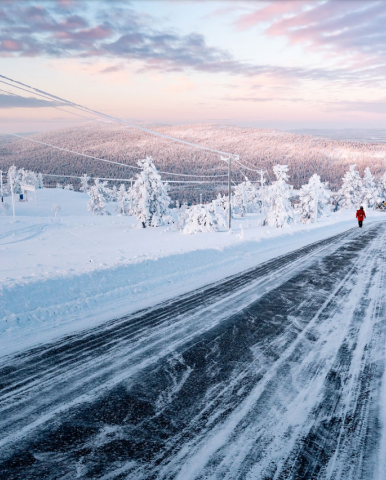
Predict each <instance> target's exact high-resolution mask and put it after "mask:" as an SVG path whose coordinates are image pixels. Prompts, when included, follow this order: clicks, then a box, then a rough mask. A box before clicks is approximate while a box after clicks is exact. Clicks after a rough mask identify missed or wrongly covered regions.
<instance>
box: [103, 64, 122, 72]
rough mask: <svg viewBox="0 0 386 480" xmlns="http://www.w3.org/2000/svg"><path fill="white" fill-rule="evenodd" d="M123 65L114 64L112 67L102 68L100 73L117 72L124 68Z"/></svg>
mask: <svg viewBox="0 0 386 480" xmlns="http://www.w3.org/2000/svg"><path fill="white" fill-rule="evenodd" d="M123 68H124V67H123V65H112V66H111V67H106V68H103V69H102V70H100V73H116V72H120V71H122V70H123Z"/></svg>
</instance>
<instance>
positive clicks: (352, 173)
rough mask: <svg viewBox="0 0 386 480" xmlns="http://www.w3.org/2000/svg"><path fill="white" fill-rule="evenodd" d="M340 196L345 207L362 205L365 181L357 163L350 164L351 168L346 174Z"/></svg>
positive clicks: (341, 203)
mask: <svg viewBox="0 0 386 480" xmlns="http://www.w3.org/2000/svg"><path fill="white" fill-rule="evenodd" d="M338 196H339V198H340V201H339V203H340V205H341V206H342V207H343V208H359V207H360V204H361V202H362V199H363V182H362V179H361V177H360V175H359V172H358V170H356V169H355V165H350V169H349V170H348V172H346V173H345V174H344V177H343V178H342V186H341V188H340V190H339V192H338Z"/></svg>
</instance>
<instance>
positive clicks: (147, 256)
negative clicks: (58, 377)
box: [0, 189, 386, 355]
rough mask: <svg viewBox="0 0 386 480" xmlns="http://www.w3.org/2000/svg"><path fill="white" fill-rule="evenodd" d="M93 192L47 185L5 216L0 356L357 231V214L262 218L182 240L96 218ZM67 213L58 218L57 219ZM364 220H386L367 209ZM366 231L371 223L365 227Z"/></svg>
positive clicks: (166, 231)
mask: <svg viewBox="0 0 386 480" xmlns="http://www.w3.org/2000/svg"><path fill="white" fill-rule="evenodd" d="M87 200H88V196H87V195H85V194H82V193H78V192H73V191H69V190H62V189H43V190H39V191H38V192H37V204H36V205H35V204H34V202H33V201H31V202H24V203H16V223H14V222H13V221H12V216H11V215H7V216H4V215H0V258H1V263H0V355H6V354H8V353H12V352H15V351H18V350H21V349H23V348H27V347H30V346H32V345H36V344H39V343H42V342H45V341H48V340H52V339H54V338H57V337H59V336H61V335H64V334H67V333H73V332H74V331H77V330H82V329H85V328H89V327H92V326H95V325H96V324H99V323H101V322H103V321H106V320H109V319H112V318H116V317H119V316H122V315H125V314H128V313H132V312H134V311H136V310H138V309H141V308H144V307H149V306H152V305H155V304H156V303H158V302H160V301H163V300H166V299H169V298H172V297H174V296H176V295H179V294H182V293H185V292H188V291H191V290H193V289H195V288H198V287H201V286H203V285H205V284H208V283H210V282H214V281H218V280H221V279H223V278H224V277H226V276H229V275H232V274H236V273H239V272H241V271H243V270H246V269H248V268H251V267H254V266H256V265H258V264H259V263H262V262H264V261H266V260H269V259H271V258H274V257H276V256H278V255H282V254H285V253H287V252H289V251H292V250H295V249H297V248H300V247H302V246H304V245H307V244H309V243H312V242H315V241H317V240H321V239H323V238H327V237H330V236H332V235H335V234H337V233H340V232H342V231H345V230H348V229H349V228H352V227H356V221H355V212H354V211H348V210H344V211H340V212H338V213H334V214H331V216H330V217H325V218H323V219H320V220H319V221H318V223H317V224H309V225H303V224H297V225H294V226H292V227H290V228H284V229H274V228H270V227H262V226H261V225H260V222H261V216H260V215H257V214H250V215H247V217H245V218H236V219H234V221H233V229H232V233H228V232H227V231H223V232H216V233H205V234H203V233H201V234H196V235H183V234H181V233H180V232H179V231H176V230H175V228H174V227H173V226H169V227H160V228H147V229H142V228H140V227H139V226H138V224H137V222H136V220H135V219H134V218H132V217H126V216H120V215H118V214H117V213H115V212H114V208H115V206H116V204H111V205H110V206H109V207H110V208H109V210H110V212H111V213H112V215H111V216H93V215H92V214H90V212H88V211H87V207H86V205H87ZM53 204H59V205H60V207H61V212H60V217H57V218H55V217H54V214H53V213H52V206H53ZM367 214H368V219H367V221H366V222H367V223H368V222H371V221H382V220H386V214H383V213H380V212H370V211H369V212H367ZM365 228H366V223H365Z"/></svg>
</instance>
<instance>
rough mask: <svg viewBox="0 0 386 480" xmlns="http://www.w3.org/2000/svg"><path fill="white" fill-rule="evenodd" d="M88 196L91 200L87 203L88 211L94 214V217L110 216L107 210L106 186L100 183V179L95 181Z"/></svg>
mask: <svg viewBox="0 0 386 480" xmlns="http://www.w3.org/2000/svg"><path fill="white" fill-rule="evenodd" d="M87 193H88V195H89V196H90V200H89V201H88V203H87V210H88V211H90V212H92V213H93V214H94V215H109V213H108V212H107V210H106V198H107V193H106V185H105V183H102V182H100V181H99V179H98V178H96V179H95V182H94V185H93V186H92V187H90V188H89V190H88V192H87Z"/></svg>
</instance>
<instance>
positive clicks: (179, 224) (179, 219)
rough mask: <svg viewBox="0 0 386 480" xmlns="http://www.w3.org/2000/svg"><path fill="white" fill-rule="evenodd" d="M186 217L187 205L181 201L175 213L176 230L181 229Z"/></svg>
mask: <svg viewBox="0 0 386 480" xmlns="http://www.w3.org/2000/svg"><path fill="white" fill-rule="evenodd" d="M187 218H188V206H187V204H186V203H183V204H182V205H181V207H180V208H179V209H178V214H177V230H180V231H181V230H183V229H184V227H185V224H186V219H187Z"/></svg>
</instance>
